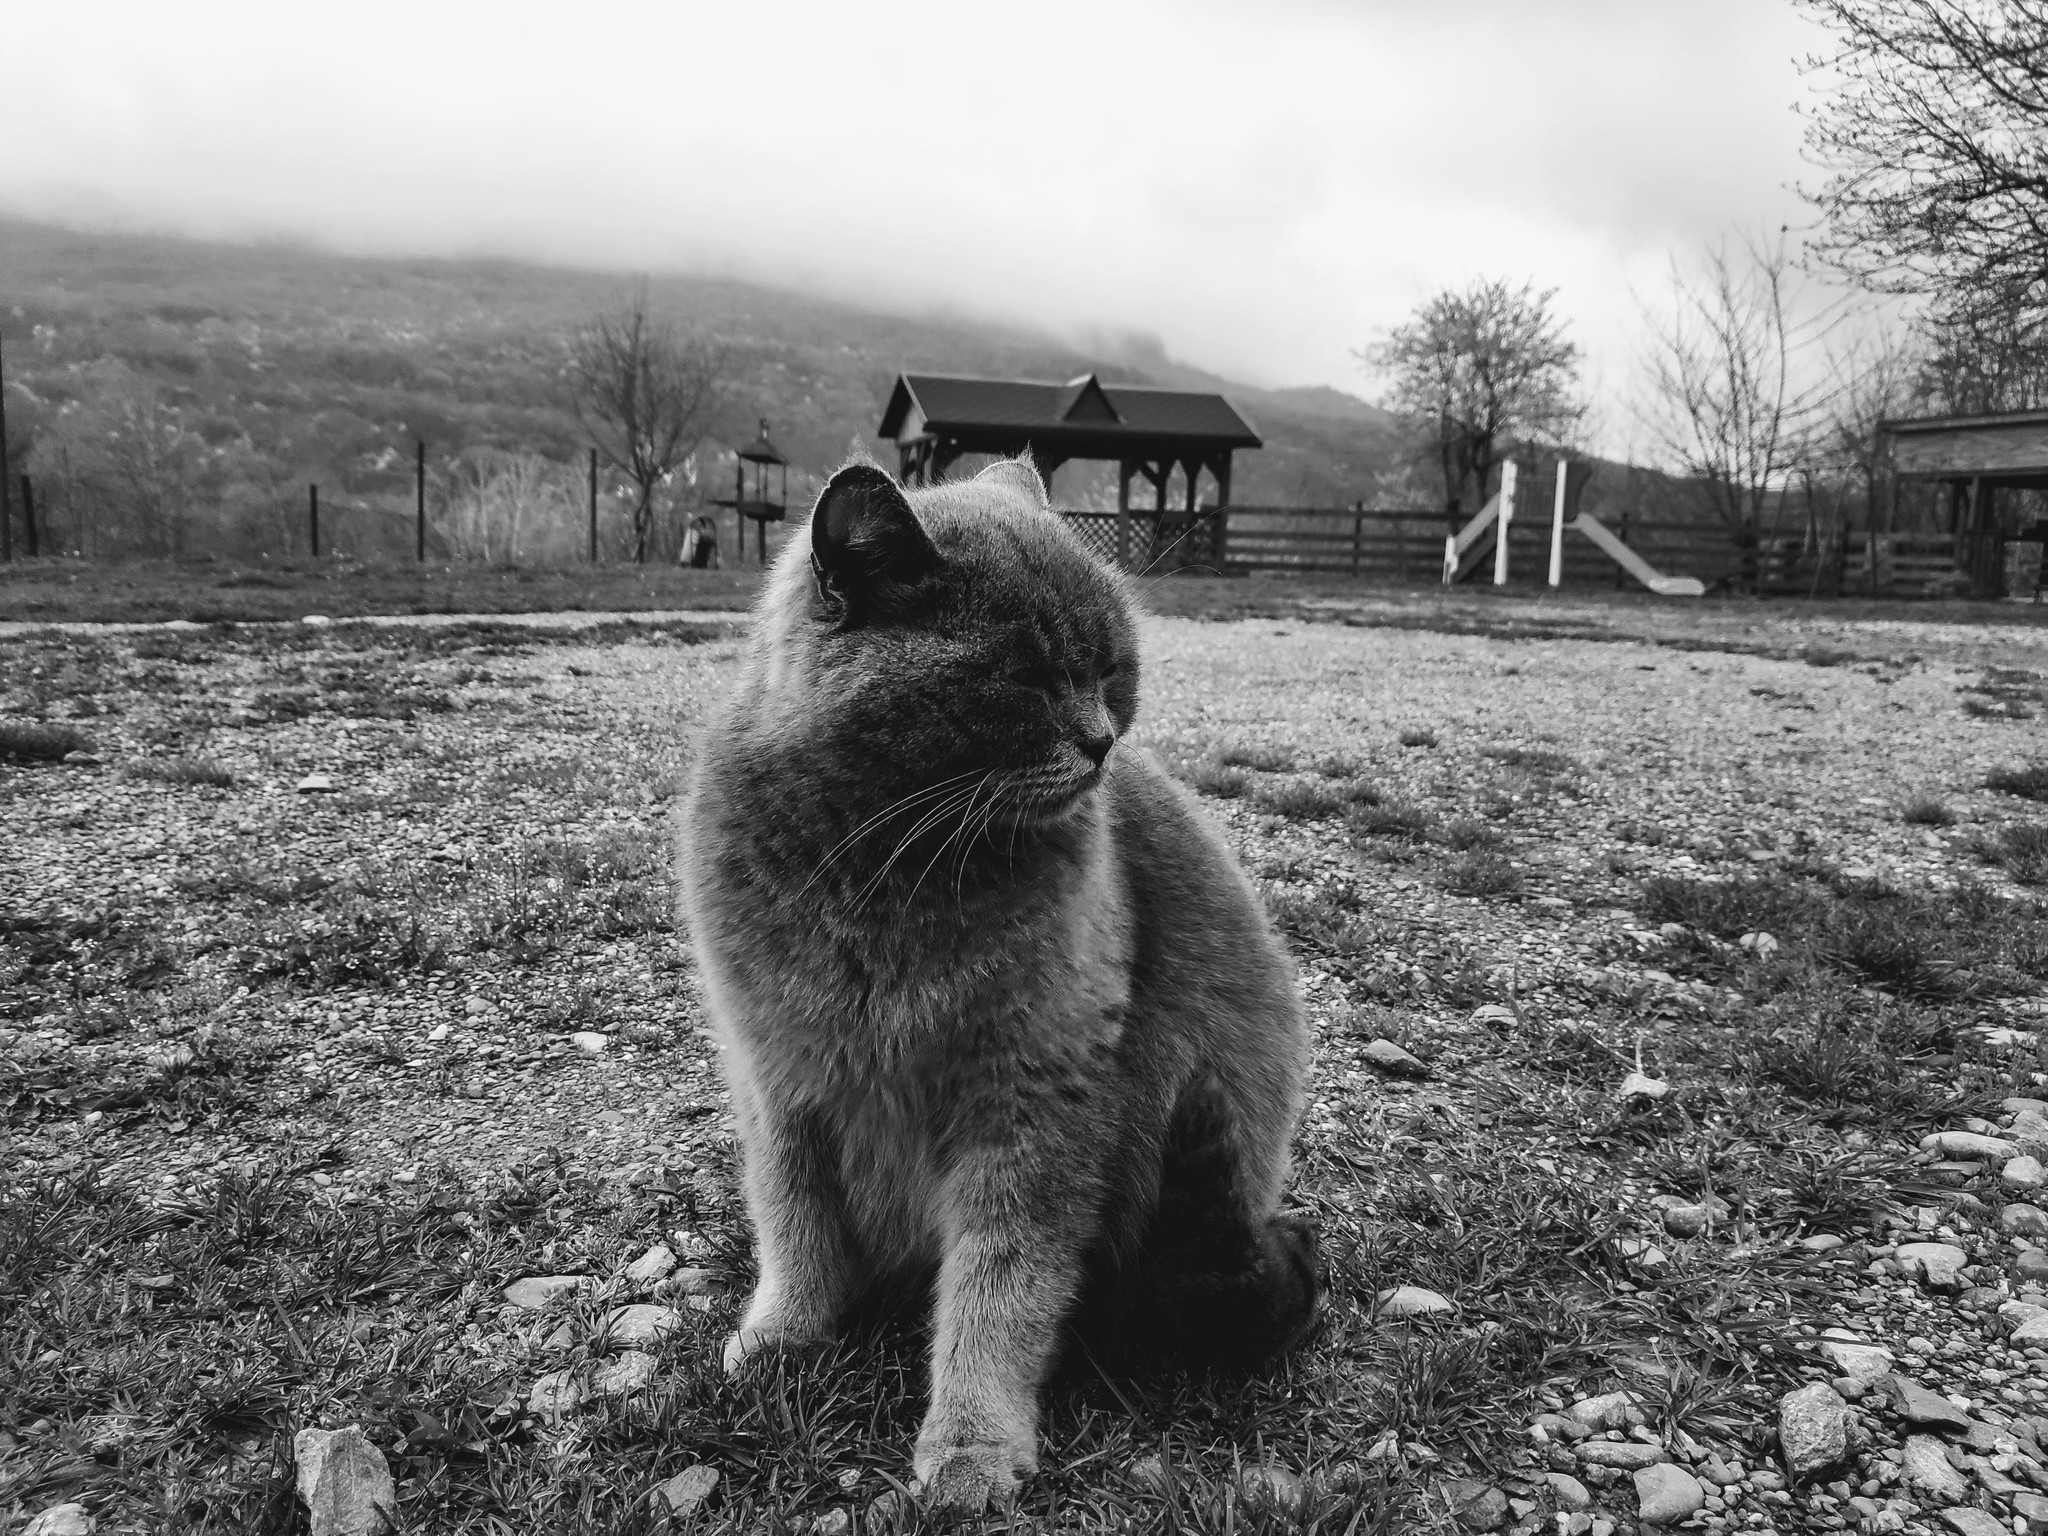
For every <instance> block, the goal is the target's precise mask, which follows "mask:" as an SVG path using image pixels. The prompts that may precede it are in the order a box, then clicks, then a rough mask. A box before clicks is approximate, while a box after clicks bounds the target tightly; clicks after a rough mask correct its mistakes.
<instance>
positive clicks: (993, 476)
mask: <svg viewBox="0 0 2048 1536" xmlns="http://www.w3.org/2000/svg"><path fill="white" fill-rule="evenodd" d="M974 478H975V479H977V480H988V481H992V482H994V483H995V484H997V485H1007V486H1010V487H1012V488H1013V489H1016V490H1019V491H1022V492H1023V493H1024V494H1025V495H1026V496H1028V497H1029V498H1030V499H1031V504H1032V505H1033V506H1034V507H1036V508H1038V510H1039V511H1041V512H1049V511H1051V510H1052V503H1051V502H1050V501H1049V500H1047V498H1046V494H1045V481H1044V480H1043V479H1041V478H1040V477H1039V473H1038V465H1037V463H1036V462H1035V461H1034V460H1033V459H1032V457H1031V450H1030V449H1029V448H1026V449H1025V450H1024V451H1023V452H1022V453H1020V454H1018V455H1017V457H1016V458H1014V459H998V460H996V462H995V463H993V464H991V465H989V467H988V468H987V469H984V470H983V471H982V472H981V473H980V474H978V475H976V476H975V477H974Z"/></svg>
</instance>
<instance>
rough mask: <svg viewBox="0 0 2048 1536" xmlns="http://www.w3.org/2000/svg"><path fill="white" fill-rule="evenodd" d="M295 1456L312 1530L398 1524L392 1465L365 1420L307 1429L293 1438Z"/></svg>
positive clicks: (315, 1534) (352, 1535) (349, 1535)
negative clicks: (365, 1430)
mask: <svg viewBox="0 0 2048 1536" xmlns="http://www.w3.org/2000/svg"><path fill="white" fill-rule="evenodd" d="M292 1459H293V1461H294V1463H295V1464H296V1466H297V1470H298V1488H299V1497H300V1498H301V1499H302V1500H304V1501H305V1505H306V1511H307V1513H308V1515H309V1516H310V1517H311V1527H312V1536H382V1533H383V1532H385V1531H388V1530H391V1529H393V1528H395V1527H396V1525H397V1523H398V1522H397V1513H398V1490H397V1486H396V1485H395V1484H394V1483H393V1482H392V1479H391V1468H390V1467H389V1466H387V1465H386V1464H385V1461H384V1453H383V1452H382V1451H380V1450H378V1449H377V1447H376V1446H374V1445H372V1444H371V1443H370V1437H369V1436H368V1435H365V1434H364V1433H363V1431H362V1429H361V1428H360V1426H358V1425H354V1424H350V1425H348V1426H346V1427H345V1428H342V1429H302V1430H300V1431H299V1432H298V1434H297V1435H296V1436H295V1437H294V1438H293V1440H292Z"/></svg>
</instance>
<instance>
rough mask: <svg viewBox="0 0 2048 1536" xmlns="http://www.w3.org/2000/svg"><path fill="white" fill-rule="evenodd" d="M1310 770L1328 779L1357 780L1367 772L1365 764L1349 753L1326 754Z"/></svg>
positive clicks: (1310, 766) (1312, 764)
mask: <svg viewBox="0 0 2048 1536" xmlns="http://www.w3.org/2000/svg"><path fill="white" fill-rule="evenodd" d="M1309 768H1310V770H1311V771H1312V772H1315V773H1319V774H1321V775H1322V776H1323V777H1324V778H1326V779H1356V778H1359V777H1360V776H1361V775H1363V774H1364V772H1365V764H1364V763H1362V762H1360V761H1359V760H1358V759H1357V758H1355V757H1353V756H1351V754H1350V753H1348V752H1330V753H1326V754H1324V755H1323V756H1322V757H1319V758H1317V759H1316V760H1315V761H1314V762H1313V763H1311V764H1310V765H1309Z"/></svg>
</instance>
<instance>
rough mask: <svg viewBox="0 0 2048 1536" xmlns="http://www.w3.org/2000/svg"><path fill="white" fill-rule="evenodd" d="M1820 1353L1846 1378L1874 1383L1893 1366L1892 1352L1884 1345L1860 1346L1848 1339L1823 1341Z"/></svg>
mask: <svg viewBox="0 0 2048 1536" xmlns="http://www.w3.org/2000/svg"><path fill="white" fill-rule="evenodd" d="M1820 1352H1821V1356H1822V1358H1824V1359H1825V1360H1826V1361H1827V1362H1828V1364H1830V1365H1832V1366H1833V1367H1834V1368H1835V1369H1836V1370H1838V1371H1840V1372H1841V1373H1842V1374H1843V1375H1844V1376H1849V1377H1853V1378H1854V1379H1855V1380H1857V1381H1860V1382H1866V1383H1867V1382H1873V1381H1876V1380H1877V1379H1878V1378H1879V1377H1881V1376H1884V1375H1885V1374H1887V1373H1888V1372H1889V1371H1890V1370H1891V1368H1892V1366H1893V1364H1894V1363H1895V1362H1894V1360H1893V1358H1892V1352H1891V1351H1890V1350H1888V1349H1886V1348H1885V1347H1884V1346H1883V1345H1882V1344H1858V1343H1853V1342H1851V1341H1850V1340H1847V1339H1823V1340H1821V1345H1820Z"/></svg>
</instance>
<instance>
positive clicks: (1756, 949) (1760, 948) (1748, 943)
mask: <svg viewBox="0 0 2048 1536" xmlns="http://www.w3.org/2000/svg"><path fill="white" fill-rule="evenodd" d="M1735 942H1736V943H1737V944H1739V945H1740V946H1741V947H1742V948H1744V949H1746V950H1748V951H1749V952H1750V953H1751V954H1753V955H1755V956H1756V957H1757V959H1759V960H1768V959H1770V958H1771V956H1773V955H1775V954H1776V953H1777V952H1778V948H1779V946H1778V940H1777V936H1776V935H1775V934H1770V933H1764V932H1762V931H1761V930H1759V931H1758V932H1756V933H1745V934H1744V935H1743V936H1742V937H1741V938H1739V939H1737V940H1736V941H1735Z"/></svg>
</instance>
